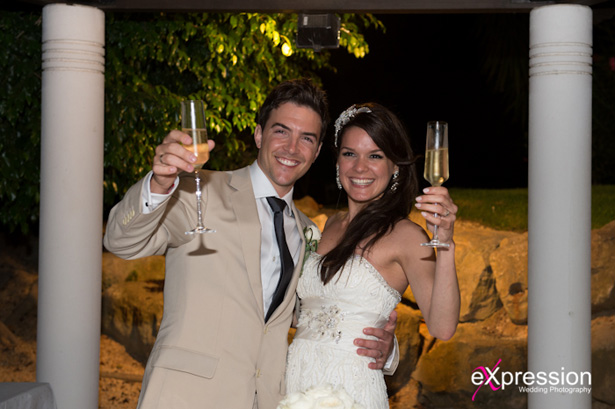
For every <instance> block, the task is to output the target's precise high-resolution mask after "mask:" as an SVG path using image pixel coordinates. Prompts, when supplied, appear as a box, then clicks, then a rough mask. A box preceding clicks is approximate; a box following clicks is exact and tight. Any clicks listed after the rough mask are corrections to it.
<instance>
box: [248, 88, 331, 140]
mask: <svg viewBox="0 0 615 409" xmlns="http://www.w3.org/2000/svg"><path fill="white" fill-rule="evenodd" d="M287 102H292V103H293V104H295V105H299V106H305V107H308V108H311V109H313V110H314V112H316V113H317V114H318V115H320V119H321V129H320V138H319V142H322V140H323V138H324V137H325V134H326V132H327V124H328V122H329V105H328V101H327V94H326V93H325V91H323V90H322V89H321V88H319V87H318V86H317V85H315V84H314V83H313V82H312V81H311V80H310V79H308V78H302V79H296V80H288V81H284V82H281V83H280V84H278V85H277V86H276V87H275V88H274V89H273V90H272V91H271V92H270V93H269V95H268V96H267V98H266V99H265V102H263V105H262V106H261V108H260V110H259V112H258V118H257V123H258V124H259V125H260V126H261V128H263V129H265V125H266V124H267V121H268V120H269V116H270V115H271V111H273V110H274V109H277V108H278V107H279V106H280V105H282V104H285V103H287Z"/></svg>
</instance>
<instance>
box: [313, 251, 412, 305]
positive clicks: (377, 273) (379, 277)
mask: <svg viewBox="0 0 615 409" xmlns="http://www.w3.org/2000/svg"><path fill="white" fill-rule="evenodd" d="M312 254H314V255H315V256H316V257H317V258H319V259H322V258H323V257H324V255H323V254H320V253H317V252H315V251H313V252H312ZM357 259H358V260H359V262H360V263H363V264H365V265H366V266H367V267H368V270H370V271H371V272H372V274H373V275H374V277H376V279H377V280H378V281H379V282H380V283H381V284H382V285H383V286H384V287H385V288H386V289H387V290H388V291H389V292H391V294H392V295H393V296H394V297H396V298H398V299H399V300H401V298H402V295H401V294H400V293H399V291H397V290H396V289H395V288H393V287H391V285H390V284H389V283H388V282H387V280H385V279H384V277H383V276H382V274H380V271H378V269H377V268H376V267H374V265H373V264H372V263H371V262H370V261H369V260H368V259H366V258H365V257H363V256H362V255H360V254H357V253H354V254H353V255H352V257H350V258H348V260H346V263H348V262H349V261H351V260H357Z"/></svg>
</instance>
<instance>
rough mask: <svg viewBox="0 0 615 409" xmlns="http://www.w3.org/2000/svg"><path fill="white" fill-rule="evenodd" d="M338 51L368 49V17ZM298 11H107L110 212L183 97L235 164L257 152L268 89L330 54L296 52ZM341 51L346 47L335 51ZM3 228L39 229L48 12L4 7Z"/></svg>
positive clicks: (225, 163)
mask: <svg viewBox="0 0 615 409" xmlns="http://www.w3.org/2000/svg"><path fill="white" fill-rule="evenodd" d="M341 20H342V30H341V33H340V45H341V46H342V47H343V48H345V49H346V50H347V51H348V52H349V53H351V54H353V55H354V56H356V57H357V58H361V57H363V56H364V55H365V54H366V53H368V52H369V47H368V44H367V43H366V41H365V39H364V37H363V35H362V34H361V30H364V29H365V28H368V27H374V28H376V29H380V30H383V29H384V27H383V25H382V23H381V22H380V21H379V20H377V19H376V18H374V17H373V16H371V15H343V16H341ZM296 27H297V16H296V15H293V14H271V15H265V14H255V13H240V14H165V13H156V14H142V13H140V14H128V13H121V14H113V13H107V15H106V46H105V49H106V68H105V70H106V72H105V99H106V103H105V145H104V146H105V161H104V166H105V183H104V200H105V209H108V208H109V207H110V206H111V205H113V204H114V203H115V202H116V201H117V200H119V198H120V197H121V196H122V195H123V194H124V193H125V191H126V190H127V189H128V187H130V185H131V184H132V183H134V182H135V181H136V180H137V178H139V177H140V176H142V175H144V174H145V173H147V172H148V171H149V169H150V167H151V160H152V157H153V153H154V149H155V147H156V145H158V143H159V142H160V141H161V140H162V138H163V137H164V135H165V134H166V133H167V132H168V131H169V130H171V129H175V128H177V127H178V125H179V118H178V109H179V101H180V100H182V99H186V98H192V99H203V100H205V101H206V103H207V107H206V111H207V117H208V121H209V134H210V137H211V138H213V139H214V140H215V141H216V151H215V152H216V154H215V155H212V158H211V161H210V163H209V167H211V168H213V169H228V168H234V167H238V166H241V165H244V164H247V163H248V162H250V161H251V160H253V158H254V157H255V156H256V150H255V147H254V144H253V142H252V133H253V130H254V127H255V119H256V112H257V109H258V107H259V106H260V104H261V103H262V102H263V100H264V98H265V96H266V95H267V93H268V92H269V90H270V89H271V87H272V86H274V85H276V84H277V83H279V82H280V81H282V80H285V79H291V78H298V77H306V76H307V77H312V78H313V79H314V80H315V81H316V82H317V83H319V82H320V79H319V78H318V76H317V75H316V72H317V71H318V70H321V69H323V68H325V69H326V68H329V69H332V70H335V68H334V67H332V66H331V65H330V61H329V57H330V52H329V51H323V52H320V53H316V52H314V51H313V50H310V49H297V48H296V47H295V45H294V38H295V37H296ZM337 52H339V51H337ZM0 70H1V71H0V73H2V77H3V80H4V87H5V91H4V92H3V93H1V94H0V113H1V116H0V134H1V135H2V136H1V137H0V158H1V160H0V174H2V175H3V176H2V179H0V228H1V229H2V230H7V229H8V231H14V230H21V232H22V233H27V232H28V231H29V230H30V229H32V228H33V227H35V226H36V224H37V222H38V204H39V173H40V165H39V164H40V111H41V107H40V92H41V80H40V77H41V15H40V13H38V14H37V13H24V12H1V14H0Z"/></svg>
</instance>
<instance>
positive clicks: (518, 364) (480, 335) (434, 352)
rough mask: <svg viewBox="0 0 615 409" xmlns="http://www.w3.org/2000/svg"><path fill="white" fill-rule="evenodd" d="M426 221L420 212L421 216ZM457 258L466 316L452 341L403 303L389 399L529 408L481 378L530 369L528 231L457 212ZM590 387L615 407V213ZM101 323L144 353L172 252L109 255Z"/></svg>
mask: <svg viewBox="0 0 615 409" xmlns="http://www.w3.org/2000/svg"><path fill="white" fill-rule="evenodd" d="M297 205H298V206H299V207H300V208H301V209H302V210H304V212H305V213H306V214H307V215H308V216H310V217H311V218H312V219H313V220H314V221H315V222H316V223H317V224H318V225H319V227H320V228H322V227H323V226H324V222H325V221H326V218H327V215H326V214H325V213H323V212H322V211H321V209H319V207H318V205H317V204H316V203H314V202H313V200H311V199H309V198H307V199H303V200H301V201H298V203H297ZM417 222H418V220H417ZM455 241H456V244H457V250H456V263H457V271H458V277H459V285H460V290H461V295H462V298H461V312H460V317H459V320H460V323H459V327H458V329H457V333H456V334H455V336H454V337H453V338H452V339H450V340H449V341H445V342H443V341H440V340H437V339H434V338H433V337H431V336H430V335H429V333H428V331H427V328H426V326H425V323H424V321H423V320H422V317H421V314H420V311H419V310H417V309H416V303H415V302H414V297H413V295H412V292H411V290H408V291H407V292H406V293H405V294H404V298H403V301H402V303H400V305H399V306H398V308H397V311H398V315H399V319H398V325H397V331H396V333H397V338H398V340H399V345H400V354H401V362H400V365H399V368H398V370H397V372H396V374H395V375H394V376H392V377H387V384H388V387H389V393H390V395H391V407H392V408H393V409H396V408H399V409H401V408H404V409H405V408H453V407H454V408H458V409H459V408H476V409H483V408H485V409H486V408H494V407H497V408H504V409H505V408H523V407H526V405H527V394H526V393H522V392H519V390H518V388H513V387H508V388H505V389H504V388H503V389H499V390H497V391H493V390H491V389H490V388H489V387H488V385H485V386H483V387H482V389H480V390H479V391H478V392H477V393H476V395H475V396H474V401H472V397H473V395H474V394H475V392H476V389H477V387H476V386H475V385H473V384H472V382H471V375H472V373H473V372H474V371H475V369H476V368H478V367H480V366H484V367H489V368H493V367H494V366H495V365H496V364H497V363H498V361H499V360H501V362H500V363H499V367H500V368H501V371H502V372H503V371H508V372H518V371H526V370H527V292H528V284H527V233H524V234H520V233H513V232H503V231H496V230H492V229H488V228H485V227H483V226H480V225H477V224H473V223H467V222H463V221H459V222H458V223H457V224H456V226H455ZM591 267H592V270H591V272H592V278H591V279H592V313H593V318H592V395H593V408H594V409H607V408H615V390H614V389H613V388H612V386H613V385H615V342H614V341H615V315H614V313H615V221H614V222H611V223H610V224H608V225H606V226H605V227H603V228H601V229H598V230H595V231H593V232H592V266H591ZM103 277H104V287H105V288H104V291H103V332H104V333H105V334H107V335H109V336H110V337H112V338H114V339H116V340H117V341H118V342H120V343H122V344H123V345H125V346H126V349H127V350H128V352H129V353H130V354H131V355H132V356H134V357H135V358H137V359H138V360H140V361H141V362H145V360H146V359H147V356H148V354H149V351H150V349H151V347H152V345H153V342H154V339H155V335H156V332H157V329H158V326H159V324H160V320H161V318H162V286H163V282H164V258H163V257H149V258H146V259H142V260H135V261H124V260H119V259H118V258H116V257H115V256H113V255H112V254H109V253H105V254H104V255H103Z"/></svg>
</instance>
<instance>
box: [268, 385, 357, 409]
mask: <svg viewBox="0 0 615 409" xmlns="http://www.w3.org/2000/svg"><path fill="white" fill-rule="evenodd" d="M325 408H329V409H331V408H332V409H365V408H364V407H363V406H361V405H359V404H358V403H356V402H355V401H354V400H353V399H352V398H351V397H350V395H348V393H347V392H346V391H345V390H344V388H342V387H339V388H334V387H333V386H331V385H323V386H316V387H313V388H311V389H308V390H307V391H305V392H295V393H291V394H288V395H286V397H285V398H284V399H283V400H282V401H281V402H280V403H279V404H278V407H277V409H325Z"/></svg>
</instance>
